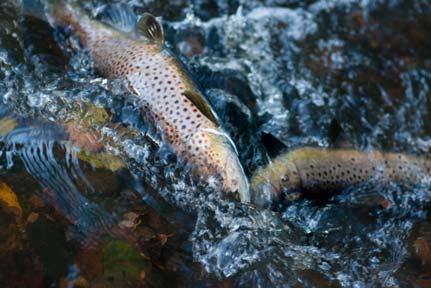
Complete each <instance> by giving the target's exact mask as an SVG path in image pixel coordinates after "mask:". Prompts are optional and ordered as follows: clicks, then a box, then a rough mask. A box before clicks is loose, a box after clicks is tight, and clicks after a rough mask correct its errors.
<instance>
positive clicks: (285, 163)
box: [250, 159, 300, 210]
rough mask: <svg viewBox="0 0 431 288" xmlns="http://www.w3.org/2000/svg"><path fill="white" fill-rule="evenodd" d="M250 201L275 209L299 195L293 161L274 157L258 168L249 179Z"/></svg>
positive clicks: (260, 206)
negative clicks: (274, 158) (271, 160)
mask: <svg viewBox="0 0 431 288" xmlns="http://www.w3.org/2000/svg"><path fill="white" fill-rule="evenodd" d="M250 186H251V189H250V194H251V203H252V204H253V205H255V206H256V207H258V208H262V209H268V208H271V209H273V210H277V209H278V207H282V206H284V205H286V204H287V203H289V202H291V201H294V200H296V199H298V198H299V197H300V194H299V187H300V178H299V176H298V173H297V171H296V167H295V165H294V163H293V162H291V161H289V160H288V159H276V160H274V161H273V162H271V163H269V164H268V165H267V166H265V167H264V168H261V169H258V170H257V171H256V172H255V173H254V175H253V177H252V178H251V181H250Z"/></svg>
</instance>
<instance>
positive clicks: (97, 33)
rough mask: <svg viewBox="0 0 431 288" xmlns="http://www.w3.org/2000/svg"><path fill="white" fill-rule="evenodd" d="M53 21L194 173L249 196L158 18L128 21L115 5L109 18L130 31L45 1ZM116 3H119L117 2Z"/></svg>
mask: <svg viewBox="0 0 431 288" xmlns="http://www.w3.org/2000/svg"><path fill="white" fill-rule="evenodd" d="M46 7H47V13H46V14H47V16H48V20H49V21H50V22H51V24H52V25H54V26H58V25H65V26H69V27H71V29H72V31H73V32H74V33H75V34H76V35H77V36H78V38H79V39H80V42H81V43H82V45H83V46H84V48H85V49H86V50H87V51H88V52H89V54H90V56H91V58H92V60H93V63H94V68H95V70H96V72H98V73H99V74H100V75H101V76H103V77H106V78H108V79H120V80H122V81H124V82H125V83H126V86H127V88H128V90H129V91H130V92H131V94H133V95H134V96H136V97H137V98H138V99H139V102H140V103H142V107H141V108H142V112H143V113H142V114H143V116H144V118H145V120H146V121H147V122H148V123H152V124H153V125H154V126H155V128H156V129H157V131H158V132H159V133H160V135H161V137H162V140H163V142H164V143H166V144H167V145H168V146H169V148H170V149H171V150H172V151H173V152H174V153H175V154H176V155H177V156H178V159H179V160H180V161H182V162H187V164H188V165H189V167H190V168H191V169H190V171H191V173H192V175H193V176H194V178H196V179H200V180H204V181H208V180H209V179H210V178H211V177H215V179H217V178H218V179H221V181H222V185H223V187H222V190H223V191H226V192H233V193H238V194H239V198H240V200H241V201H242V202H249V200H250V196H249V187H248V181H247V178H246V176H245V174H244V171H243V168H242V166H241V163H240V161H239V159H238V155H237V152H236V148H235V145H234V143H233V142H232V140H231V139H230V137H229V136H228V135H227V134H226V132H225V131H224V130H223V129H222V127H221V126H220V123H219V120H218V118H217V115H216V114H215V113H214V111H213V109H212V108H211V106H210V104H209V103H208V101H207V100H206V98H205V96H204V94H203V92H202V91H201V89H200V88H199V87H198V85H197V83H195V82H194V81H193V80H192V79H191V77H190V76H189V74H188V73H187V71H186V69H185V67H184V65H183V64H182V63H181V62H180V61H179V59H178V58H177V57H175V56H174V55H173V54H172V53H171V52H170V51H169V50H168V49H167V48H166V46H165V45H164V34H163V27H162V25H161V23H160V22H159V21H158V20H157V19H156V18H155V17H154V16H152V15H151V14H148V13H145V14H143V15H142V16H141V17H140V19H139V21H133V19H134V15H131V13H133V12H132V11H126V10H125V9H123V10H117V11H116V13H111V16H112V15H113V17H111V18H112V20H114V22H115V21H117V22H118V24H120V25H121V26H122V27H129V26H130V25H129V24H130V23H128V22H131V21H133V22H136V23H134V25H135V28H134V29H133V30H132V31H129V32H127V31H121V30H119V29H116V28H115V27H114V25H112V26H111V25H107V24H104V23H102V22H99V21H96V20H93V19H90V17H89V16H88V15H86V13H84V12H83V11H82V10H81V9H79V7H75V6H73V7H72V6H71V5H70V4H68V3H67V2H66V1H61V0H60V1H48V2H47V6H46ZM118 9H120V8H118Z"/></svg>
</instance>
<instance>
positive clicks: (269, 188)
mask: <svg viewBox="0 0 431 288" xmlns="http://www.w3.org/2000/svg"><path fill="white" fill-rule="evenodd" d="M430 175H431V159H427V158H420V157H416V156H411V155H406V154H398V153H383V152H378V151H370V152H362V151H357V150H353V149H325V148H302V149H297V150H294V151H291V152H288V153H285V154H282V155H280V156H278V157H277V158H276V159H274V161H273V162H272V163H271V164H269V165H268V166H267V167H264V168H261V169H258V170H257V171H256V173H255V174H254V176H253V177H252V179H251V181H250V187H251V195H252V196H251V198H252V202H253V203H255V204H256V205H257V206H261V207H268V206H270V205H272V204H275V203H279V202H280V201H285V202H288V201H290V200H294V199H296V198H298V197H299V195H301V193H302V192H311V193H321V192H331V191H332V192H333V191H336V190H342V189H345V188H348V187H351V186H354V185H360V184H367V183H372V184H379V185H385V184H389V183H391V182H393V183H399V184H415V183H418V182H420V181H421V180H422V179H424V177H427V176H430Z"/></svg>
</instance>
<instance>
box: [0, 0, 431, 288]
mask: <svg viewBox="0 0 431 288" xmlns="http://www.w3.org/2000/svg"><path fill="white" fill-rule="evenodd" d="M24 2H26V3H27V4H28V2H29V1H12V0H5V1H1V3H0V97H1V100H2V101H0V103H1V105H0V140H1V145H0V147H1V152H0V156H1V157H0V181H1V182H0V184H1V186H0V192H1V193H0V195H2V196H1V197H0V204H1V205H0V223H1V228H0V239H1V243H2V244H1V245H0V285H1V287H160V286H169V287H172V286H180V287H208V286H210V287H213V286H215V287H218V286H220V287H244V286H245V287H430V286H431V246H430V245H431V218H430V215H429V209H430V199H431V193H430V192H431V189H430V185H431V182H430V179H424V181H423V183H420V185H418V186H417V187H414V188H408V189H407V188H405V187H400V186H396V185H391V186H390V187H384V188H382V187H371V186H365V187H358V188H352V189H348V190H347V191H343V192H342V193H340V194H334V195H330V196H329V199H328V197H325V199H317V201H316V199H302V200H300V201H297V202H293V203H292V204H291V205H289V206H288V207H284V208H283V209H282V210H281V211H277V212H272V211H269V210H260V209H257V208H254V207H253V206H250V205H245V204H241V203H237V202H233V201H229V200H225V199H220V197H219V196H218V194H217V193H214V189H213V188H212V187H211V186H209V187H206V186H202V185H195V184H193V182H192V181H191V180H190V177H189V176H188V173H187V168H185V167H182V166H181V165H178V164H177V163H176V160H175V157H174V155H172V154H171V153H170V152H169V151H168V149H166V147H165V146H164V145H163V143H160V141H158V139H157V137H155V138H154V137H153V133H152V131H151V128H149V127H148V125H146V123H144V122H143V121H142V119H141V115H140V109H139V108H138V107H137V103H136V102H135V101H134V100H133V98H132V97H130V95H129V94H128V93H127V91H126V89H125V88H124V87H123V86H122V83H119V82H116V81H108V80H106V79H103V78H101V77H100V76H98V75H97V73H95V72H94V70H93V68H92V62H91V59H90V57H89V56H88V54H87V53H86V52H85V51H84V50H83V49H82V48H81V46H80V43H79V42H78V40H77V38H76V36H74V35H73V33H71V31H69V30H68V29H53V28H51V27H50V26H49V24H47V22H46V21H45V20H44V19H41V17H40V16H41V15H39V14H38V13H37V11H38V10H37V7H36V6H37V5H35V7H36V8H35V7H32V8H31V9H30V11H32V13H29V12H28V9H25V8H26V7H24V4H23V3H24ZM30 2H31V1H30ZM34 2H37V1H34ZM428 2H429V1H426V0H376V1H372V0H339V1H329V0H315V1H313V0H310V1H295V0H267V1H266V0H251V1H250V0H195V1H191V0H171V1H168V0H166V1H165V0H163V1H160V0H157V1H156V0H154V1H153V0H145V1H144V0H130V1H102V0H93V1H80V3H81V4H82V5H83V7H84V8H85V10H86V11H87V12H88V13H89V14H90V15H92V16H93V17H95V18H98V19H100V20H101V21H103V20H104V19H105V18H106V15H105V14H106V11H107V9H108V8H109V5H112V4H113V3H114V4H115V5H127V6H128V7H129V8H131V9H132V10H133V11H134V12H135V13H136V15H140V14H142V13H143V12H144V11H149V12H151V13H152V14H154V15H156V16H160V17H161V20H162V23H163V26H164V29H165V33H166V40H167V45H168V46H169V47H170V49H171V50H173V51H174V53H175V54H177V55H178V56H179V57H180V59H181V60H182V61H183V62H184V63H185V64H186V66H187V67H188V69H189V70H190V71H191V74H192V75H193V76H194V77H195V78H196V79H197V80H198V81H199V82H200V84H201V85H202V87H203V88H204V89H205V91H206V94H207V96H208V99H209V100H210V102H211V103H212V105H213V107H214V109H215V111H216V112H217V113H218V115H219V116H220V118H221V120H222V123H223V126H224V127H225V129H226V130H227V131H228V132H229V134H230V135H232V138H233V140H234V142H235V143H236V145H237V147H238V151H239V152H240V159H241V162H242V163H243V165H244V168H245V171H246V173H247V175H248V176H250V175H251V174H252V173H253V172H254V171H255V170H256V168H257V167H260V166H262V165H266V164H267V163H268V162H269V161H270V159H271V157H274V156H276V155H278V154H279V153H280V152H281V151H283V150H289V149H293V148H295V147H304V146H319V147H355V148H358V149H381V150H385V151H402V152H406V153H414V154H418V155H422V156H426V155H427V154H428V153H429V151H430V149H431V137H430V135H431V125H430V123H431V115H430V113H429V110H430V108H431V102H430V97H431V92H430V85H431V53H430V51H431V32H430V31H431V4H429V3H428ZM119 3H121V4H119Z"/></svg>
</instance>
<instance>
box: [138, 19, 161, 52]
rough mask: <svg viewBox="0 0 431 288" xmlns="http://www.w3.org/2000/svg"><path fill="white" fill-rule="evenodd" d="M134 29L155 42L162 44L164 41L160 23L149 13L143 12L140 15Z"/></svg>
mask: <svg viewBox="0 0 431 288" xmlns="http://www.w3.org/2000/svg"><path fill="white" fill-rule="evenodd" d="M136 30H137V31H139V32H140V33H142V34H143V35H144V36H145V38H147V39H148V40H150V41H152V42H155V43H157V44H160V45H162V44H163V42H164V41H165V37H164V35H163V27H162V24H160V22H159V21H158V20H157V19H156V17H154V16H153V15H151V14H150V13H144V14H143V15H142V16H141V18H140V19H139V21H138V23H137V25H136Z"/></svg>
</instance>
